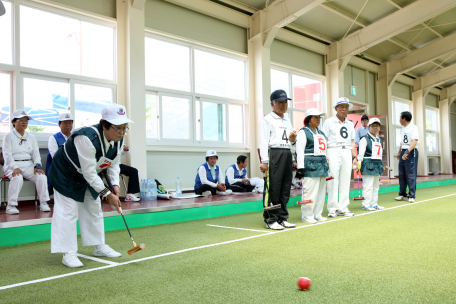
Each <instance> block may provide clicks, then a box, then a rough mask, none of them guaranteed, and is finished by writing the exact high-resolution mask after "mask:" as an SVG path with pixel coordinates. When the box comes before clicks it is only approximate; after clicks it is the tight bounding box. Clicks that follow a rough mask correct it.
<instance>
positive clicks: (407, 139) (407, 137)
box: [401, 123, 420, 149]
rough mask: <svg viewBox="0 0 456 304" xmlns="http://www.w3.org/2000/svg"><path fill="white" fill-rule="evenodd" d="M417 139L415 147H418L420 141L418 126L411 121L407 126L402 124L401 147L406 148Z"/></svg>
mask: <svg viewBox="0 0 456 304" xmlns="http://www.w3.org/2000/svg"><path fill="white" fill-rule="evenodd" d="M415 139H416V140H417V143H416V145H415V148H416V149H418V143H419V142H420V134H419V132H418V127H417V126H416V125H414V124H412V123H409V125H408V126H407V127H404V126H402V129H401V149H408V148H410V145H411V144H412V141H414V140H415Z"/></svg>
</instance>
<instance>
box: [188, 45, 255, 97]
mask: <svg viewBox="0 0 456 304" xmlns="http://www.w3.org/2000/svg"><path fill="white" fill-rule="evenodd" d="M244 72H245V62H244V61H241V60H236V59H231V58H227V57H223V56H219V55H215V54H212V53H207V52H203V51H199V50H195V91H196V92H198V93H202V94H207V95H215V96H221V97H226V98H234V99H239V100H245V99H246V98H245V80H244V74H245V73H244Z"/></svg>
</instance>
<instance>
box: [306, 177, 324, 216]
mask: <svg viewBox="0 0 456 304" xmlns="http://www.w3.org/2000/svg"><path fill="white" fill-rule="evenodd" d="M302 187H303V189H304V197H303V198H302V199H304V200H307V199H311V200H312V203H309V204H304V205H301V212H302V220H303V221H304V220H311V219H319V218H321V212H322V211H323V206H324V205H325V194H326V177H304V181H303V182H302Z"/></svg>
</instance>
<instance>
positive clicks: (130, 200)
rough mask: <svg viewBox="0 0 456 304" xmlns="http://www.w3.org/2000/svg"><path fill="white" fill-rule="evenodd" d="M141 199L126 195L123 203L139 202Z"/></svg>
mask: <svg viewBox="0 0 456 304" xmlns="http://www.w3.org/2000/svg"><path fill="white" fill-rule="evenodd" d="M140 200H141V199H140V198H137V197H136V196H134V195H133V194H127V195H126V196H125V201H126V202H139V201H140Z"/></svg>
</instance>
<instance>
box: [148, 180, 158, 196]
mask: <svg viewBox="0 0 456 304" xmlns="http://www.w3.org/2000/svg"><path fill="white" fill-rule="evenodd" d="M150 196H151V197H150V200H157V183H156V182H155V179H151V180H150Z"/></svg>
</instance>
